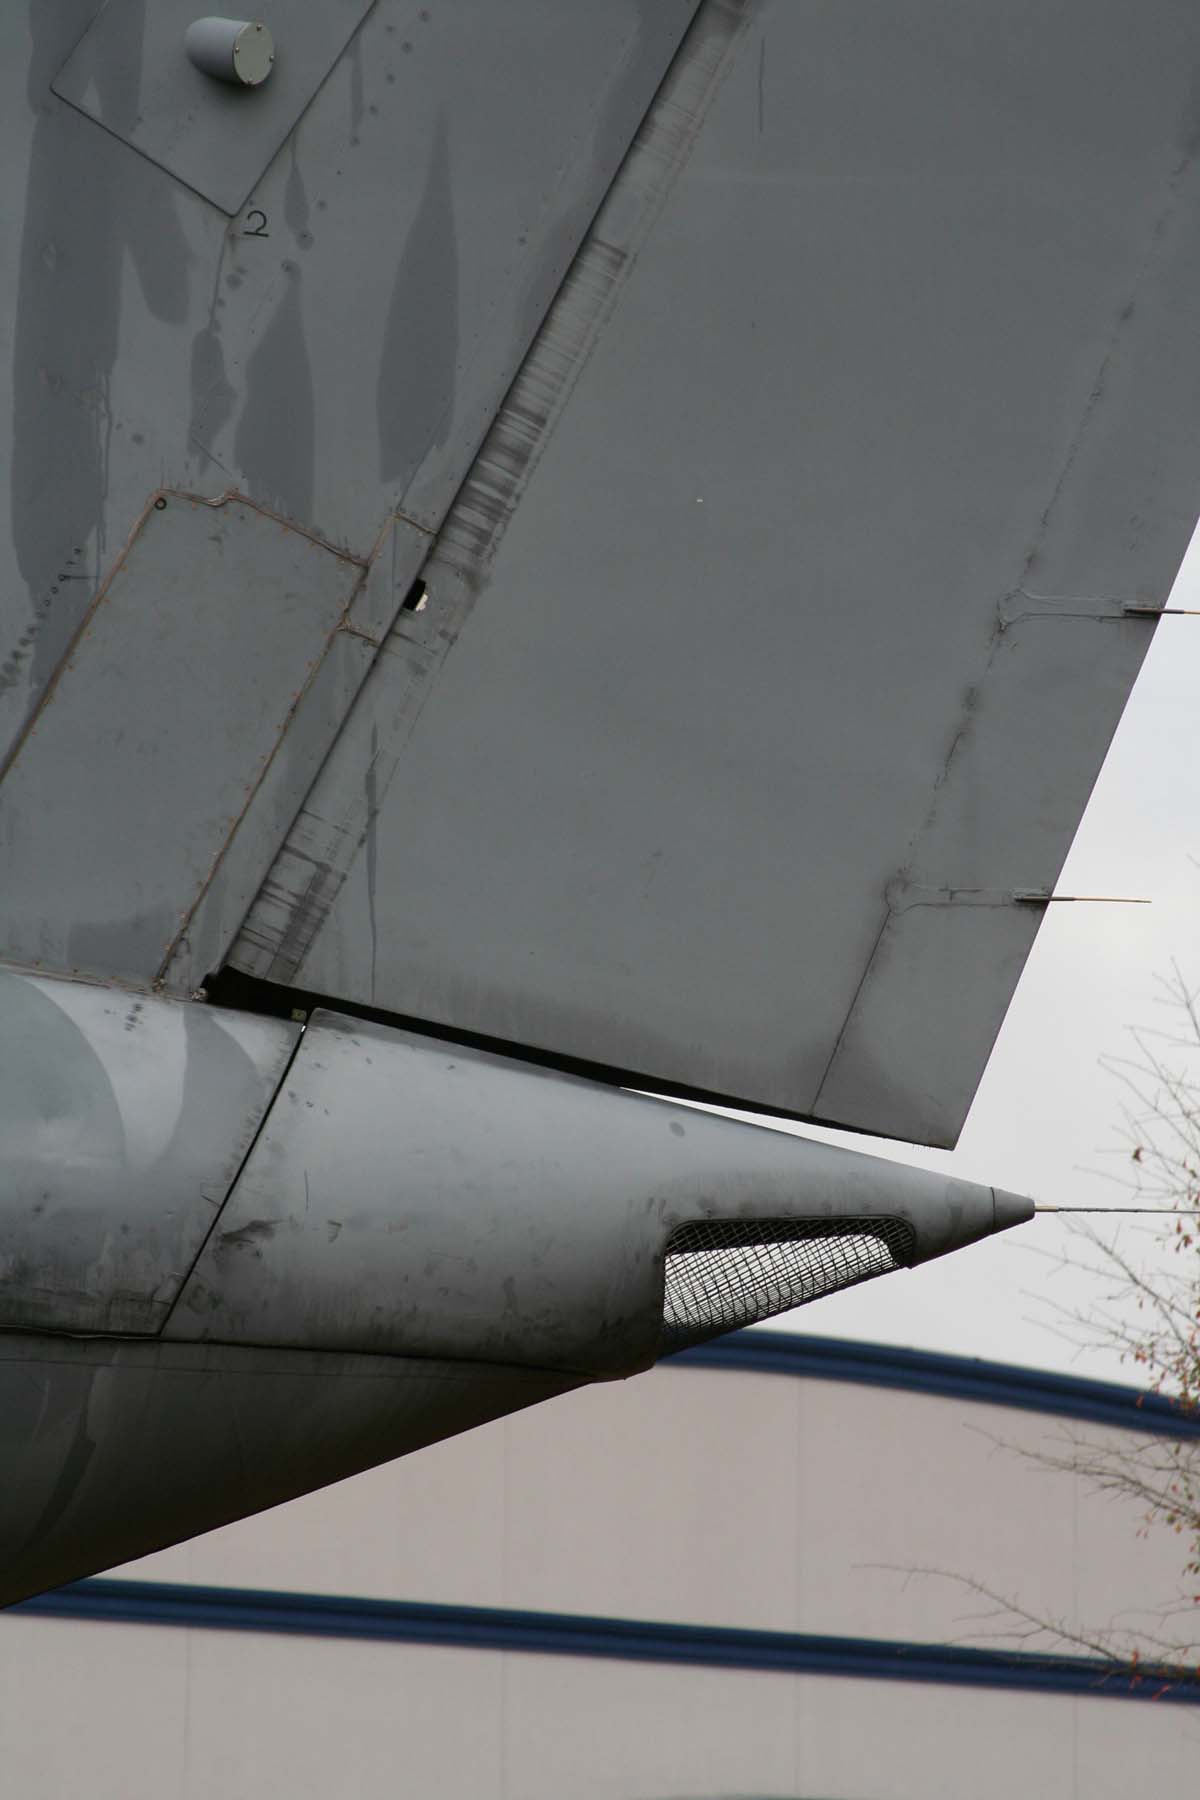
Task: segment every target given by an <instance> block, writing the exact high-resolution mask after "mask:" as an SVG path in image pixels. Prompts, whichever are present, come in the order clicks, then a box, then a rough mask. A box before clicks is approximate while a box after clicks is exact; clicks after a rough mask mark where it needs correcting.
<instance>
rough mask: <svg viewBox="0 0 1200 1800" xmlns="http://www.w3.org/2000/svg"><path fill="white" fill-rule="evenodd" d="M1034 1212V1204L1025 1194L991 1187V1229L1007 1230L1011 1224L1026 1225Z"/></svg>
mask: <svg viewBox="0 0 1200 1800" xmlns="http://www.w3.org/2000/svg"><path fill="white" fill-rule="evenodd" d="M1033 1214H1034V1204H1033V1201H1032V1200H1031V1199H1030V1198H1029V1196H1028V1195H1027V1194H1013V1193H1010V1191H1009V1190H1008V1188H998V1187H994V1188H993V1189H992V1230H993V1232H996V1231H1008V1230H1009V1229H1010V1227H1011V1226H1013V1225H1026V1224H1028V1223H1029V1220H1030V1219H1032V1217H1033Z"/></svg>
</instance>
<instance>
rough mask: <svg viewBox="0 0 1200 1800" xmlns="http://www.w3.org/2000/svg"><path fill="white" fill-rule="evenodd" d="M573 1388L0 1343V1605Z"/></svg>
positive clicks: (470, 1376) (297, 1354)
mask: <svg viewBox="0 0 1200 1800" xmlns="http://www.w3.org/2000/svg"><path fill="white" fill-rule="evenodd" d="M574 1385H575V1383H573V1382H572V1381H571V1380H570V1378H569V1377H563V1376H556V1375H547V1374H539V1373H537V1372H535V1371H531V1370H528V1369H480V1368H471V1367H464V1366H462V1365H450V1364H446V1363H438V1362H434V1361H425V1362H417V1361H406V1360H404V1359H403V1358H399V1357H371V1356H320V1355H315V1354H310V1353H306V1352H301V1351H287V1350H237V1349H224V1348H220V1347H217V1346H214V1345H197V1344H163V1343H151V1342H142V1343H136V1342H125V1343H122V1342H119V1341H116V1340H113V1339H102V1338H91V1339H71V1338H63V1337H37V1336H33V1335H29V1336H18V1335H3V1334H0V1443H3V1445H4V1452H5V1479H4V1480H3V1481H2V1482H0V1606H8V1605H11V1604H12V1602H13V1601H14V1600H20V1599H23V1598H24V1597H25V1596H26V1595H28V1594H33V1593H38V1592H40V1591H41V1590H42V1589H44V1588H49V1587H58V1586H60V1585H61V1584H62V1583H63V1582H65V1581H70V1580H72V1579H74V1578H75V1577H77V1576H79V1575H86V1574H93V1573H95V1572H96V1571H97V1570H99V1569H104V1568H111V1567H112V1566H113V1564H114V1563H118V1562H123V1561H125V1560H127V1559H128V1558H130V1557H134V1556H140V1555H144V1554H145V1553H146V1552H148V1551H150V1550H153V1549H159V1548H161V1547H162V1546H164V1545H166V1544H169V1543H178V1542H179V1541H180V1539H182V1538H187V1537H193V1536H194V1535H195V1534H196V1533H197V1532H201V1531H210V1530H212V1529H213V1527H215V1526H217V1525H223V1524H227V1523H228V1522H229V1521H230V1520H231V1519H237V1518H244V1517H245V1516H246V1515H247V1514H249V1513H253V1512H259V1511H261V1510H262V1509H263V1508H264V1507H267V1506H277V1505H279V1504H280V1502H282V1501H284V1500H290V1499H293V1498H294V1497H295V1496H296V1495H297V1494H302V1493H307V1492H308V1491H309V1490H310V1489H312V1488H314V1487H321V1486H323V1485H325V1484H326V1483H327V1482H330V1481H337V1480H340V1479H342V1478H343V1477H345V1476H347V1475H353V1474H356V1473H357V1472H358V1471H359V1470H361V1469H368V1468H372V1467H373V1466H374V1465H375V1464H376V1463H381V1462H386V1461H388V1460H389V1459H390V1458H392V1457H395V1456H403V1455H405V1454H406V1453H407V1452H409V1451H411V1450H416V1449H419V1448H421V1446H423V1445H425V1444H430V1443H434V1442H436V1441H437V1440H438V1439H439V1438H443V1437H450V1436H452V1435H453V1434H454V1433H455V1432H459V1431H468V1430H470V1429H471V1427H472V1426H475V1425H480V1424H483V1423H484V1422H485V1421H486V1420H488V1419H492V1418H496V1417H498V1416H500V1415H501V1414H504V1413H509V1412H515V1411H516V1410H517V1409H518V1408H520V1407H523V1406H530V1405H532V1404H533V1403H534V1402H535V1401H538V1400H545V1399H548V1398H549V1397H550V1396H551V1395H553V1394H559V1393H562V1392H563V1391H564V1390H566V1389H567V1388H570V1387H572V1386H574Z"/></svg>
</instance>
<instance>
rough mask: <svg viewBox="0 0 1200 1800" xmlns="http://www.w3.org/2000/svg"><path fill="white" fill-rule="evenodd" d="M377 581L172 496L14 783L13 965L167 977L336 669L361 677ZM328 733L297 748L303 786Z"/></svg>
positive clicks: (5, 906)
mask: <svg viewBox="0 0 1200 1800" xmlns="http://www.w3.org/2000/svg"><path fill="white" fill-rule="evenodd" d="M362 574H363V571H362V569H361V567H360V565H359V564H358V563H357V562H355V561H353V560H352V559H350V558H348V557H345V556H341V555H338V554H337V553H335V552H334V551H333V550H331V549H330V548H329V546H327V545H324V544H321V543H319V542H317V541H316V540H314V539H313V538H311V537H309V536H307V535H306V534H305V533H303V532H300V531H296V530H294V529H292V528H289V527H288V526H287V525H286V524H284V523H283V522H281V521H280V520H279V519H276V518H273V517H271V516H270V515H268V514H265V513H262V512H259V511H257V510H256V509H255V508H253V507H251V506H247V505H246V504H245V503H244V502H242V501H240V500H236V499H228V500H225V501H223V502H218V503H215V504H213V503H208V502H205V501H197V500H195V499H192V498H189V497H188V496H186V495H181V494H175V493H165V494H161V495H159V496H158V498H157V499H156V500H155V501H154V502H153V504H152V505H150V507H149V508H148V509H147V511H146V513H145V516H144V518H143V519H142V520H141V521H140V523H139V526H138V530H137V531H136V533H135V535H134V537H133V540H132V542H131V543H130V545H129V547H128V549H127V550H126V552H125V554H124V555H123V557H122V558H121V560H120V562H119V563H118V564H117V566H116V568H115V569H114V571H113V573H112V575H111V576H110V578H109V580H108V582H107V584H106V586H105V588H104V589H103V591H102V592H101V595H100V597H99V599H98V601H97V604H96V606H95V608H94V610H93V611H92V612H91V613H90V615H89V616H88V619H87V621H86V623H85V625H84V627H83V630H82V632H81V633H80V636H79V637H78V639H77V640H76V642H75V643H74V644H73V645H72V647H71V650H70V653H69V655H68V656H67V658H66V659H65V661H64V662H63V664H62V665H61V666H60V668H59V670H58V671H57V673H56V675H55V679H54V681H53V683H52V685H51V686H50V687H49V688H48V689H47V691H46V693H45V695H44V697H43V699H42V703H41V705H40V707H39V709H38V710H37V711H36V712H35V713H34V714H33V715H32V718H31V720H30V723H29V725H28V727H27V729H26V731H25V733H24V735H23V736H22V738H21V739H20V741H19V743H18V745H17V747H16V750H15V753H14V755H13V756H12V758H11V759H10V761H9V763H8V765H7V767H6V768H5V769H4V771H3V775H2V776H0V848H2V853H3V857H4V865H5V880H4V883H3V887H2V889H0V942H2V943H3V946H4V949H5V952H6V953H7V955H8V956H9V957H10V958H12V959H14V960H16V961H20V962H25V963H36V964H45V965H47V966H49V967H50V968H53V969H59V970H71V971H76V970H82V971H86V972H88V973H90V974H96V975H117V976H119V977H122V978H126V979H128V978H133V979H138V978H140V979H142V980H144V981H151V980H153V979H154V978H155V977H157V976H158V975H160V974H161V973H162V972H163V968H164V965H165V964H166V962H167V961H168V959H169V958H170V955H171V953H172V950H173V949H174V947H175V945H176V943H177V941H178V939H179V937H180V934H181V933H182V932H183V931H184V930H185V929H186V926H187V923H188V920H189V918H190V916H191V913H192V911H193V909H194V908H195V906H196V904H197V902H198V900H199V898H200V896H201V894H202V893H203V892H204V890H205V888H206V887H207V885H208V883H209V881H210V879H211V876H212V873H213V871H214V868H215V866H216V864H217V863H218V862H219V860H220V858H221V855H222V853H223V851H224V848H225V845H226V844H227V842H228V840H229V837H230V835H231V834H232V832H233V831H234V829H235V827H236V826H237V824H238V822H239V820H240V819H241V817H242V814H243V813H244V811H245V809H246V806H247V804H248V802H249V800H250V799H251V797H252V796H253V794H254V792H255V789H256V788H257V787H258V785H259V783H260V782H261V780H262V778H263V775H264V773H265V772H266V770H267V768H268V766H269V765H270V763H271V761H272V760H273V759H274V758H275V757H276V755H277V754H279V752H280V746H281V743H282V741H283V739H284V735H285V733H286V732H287V730H288V726H289V724H290V723H291V722H292V718H293V714H294V711H295V708H296V705H297V702H298V700H299V698H300V696H301V695H302V694H303V693H304V691H305V689H306V688H307V687H308V686H309V684H310V683H311V682H312V680H313V678H314V676H315V674H316V671H317V669H318V666H319V664H320V663H321V661H322V659H323V658H324V657H325V656H327V655H332V656H335V657H336V656H338V655H339V654H340V655H342V656H344V657H345V658H346V659H347V660H349V661H350V662H351V664H352V665H353V663H354V662H355V661H357V662H358V663H359V664H360V668H359V671H358V674H359V679H361V676H362V674H363V673H365V662H366V660H369V658H370V656H371V655H372V654H373V646H371V645H368V644H364V643H362V642H359V641H357V640H356V639H354V638H353V637H351V639H350V641H349V642H347V643H345V644H344V647H343V643H342V642H340V641H339V640H342V639H344V638H345V637H346V636H347V633H346V631H345V629H344V628H346V627H347V626H349V625H350V624H351V621H350V618H349V612H350V606H351V602H352V600H353V597H354V593H355V589H356V588H357V586H358V585H359V582H360V580H361V579H362ZM324 724H325V731H324V733H323V734H321V733H313V732H309V734H308V736H307V738H302V739H301V741H300V742H299V743H297V742H296V741H295V739H296V734H293V735H292V737H291V738H290V739H289V742H288V747H287V750H286V752H285V755H286V759H287V762H288V764H289V767H290V768H291V770H292V772H293V779H294V780H297V781H298V782H299V784H300V786H301V791H302V790H303V785H304V784H305V781H306V778H307V780H311V778H312V776H313V775H314V774H315V773H316V771H317V769H318V768H319V767H320V763H321V759H322V757H323V756H324V754H325V752H326V750H327V749H328V747H329V744H330V742H331V741H332V738H333V735H334V733H335V732H336V728H337V720H336V719H329V718H326V720H325V721H324ZM297 764H298V765H299V766H298V767H297ZM258 854H259V864H260V866H261V865H262V863H263V862H265V859H266V856H267V855H269V845H267V844H263V843H261V842H260V844H259V845H258Z"/></svg>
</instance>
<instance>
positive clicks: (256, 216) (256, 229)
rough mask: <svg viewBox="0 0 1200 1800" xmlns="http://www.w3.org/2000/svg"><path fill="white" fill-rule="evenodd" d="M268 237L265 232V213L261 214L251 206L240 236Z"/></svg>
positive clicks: (267, 233)
mask: <svg viewBox="0 0 1200 1800" xmlns="http://www.w3.org/2000/svg"><path fill="white" fill-rule="evenodd" d="M270 235H271V234H270V232H269V231H268V230H267V215H266V213H265V212H262V211H261V210H260V209H259V208H258V207H257V206H252V207H251V208H250V211H249V212H248V213H247V214H246V220H245V223H244V224H243V226H242V236H243V237H270Z"/></svg>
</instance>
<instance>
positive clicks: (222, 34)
mask: <svg viewBox="0 0 1200 1800" xmlns="http://www.w3.org/2000/svg"><path fill="white" fill-rule="evenodd" d="M183 45H184V49H185V50H186V51H187V53H188V57H189V58H190V60H191V61H192V62H193V63H194V64H195V65H196V67H197V68H198V69H201V70H203V72H204V74H205V75H211V76H212V77H213V78H214V80H216V81H227V82H228V83H229V84H230V86H231V87H261V86H262V84H263V82H264V81H265V80H266V79H267V76H268V75H269V74H270V73H271V69H272V67H273V66H274V62H275V41H274V39H273V38H272V36H271V33H270V32H269V31H268V30H267V27H266V26H265V25H259V24H255V23H252V22H250V21H249V20H246V19H217V18H208V19H196V20H195V21H194V22H193V23H192V24H191V25H189V26H188V28H187V31H186V32H185V33H184V38H183Z"/></svg>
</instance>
